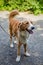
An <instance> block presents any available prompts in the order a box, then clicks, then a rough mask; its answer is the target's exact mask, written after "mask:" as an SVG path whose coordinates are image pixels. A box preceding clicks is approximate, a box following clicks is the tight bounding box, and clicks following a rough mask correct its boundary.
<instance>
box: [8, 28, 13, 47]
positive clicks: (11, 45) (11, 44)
mask: <svg viewBox="0 0 43 65" xmlns="http://www.w3.org/2000/svg"><path fill="white" fill-rule="evenodd" d="M9 31H10V47H13V43H12V30H11V29H9Z"/></svg>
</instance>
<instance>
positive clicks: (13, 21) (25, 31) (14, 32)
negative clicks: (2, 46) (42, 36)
mask: <svg viewBox="0 0 43 65" xmlns="http://www.w3.org/2000/svg"><path fill="white" fill-rule="evenodd" d="M17 15H19V11H18V10H13V11H11V13H10V14H9V31H10V47H13V43H12V37H16V40H17V58H16V61H18V62H19V61H20V47H21V45H22V44H23V46H24V55H26V56H30V54H29V53H28V52H27V39H28V37H29V34H32V33H33V29H34V26H33V23H32V22H31V21H27V20H22V22H21V20H18V19H17V18H15V16H17Z"/></svg>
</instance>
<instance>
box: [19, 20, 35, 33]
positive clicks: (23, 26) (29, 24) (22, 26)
mask: <svg viewBox="0 0 43 65" xmlns="http://www.w3.org/2000/svg"><path fill="white" fill-rule="evenodd" d="M19 27H20V30H21V31H24V30H26V31H28V32H29V33H30V34H32V33H33V29H34V28H35V27H34V25H33V22H32V21H29V22H28V21H24V22H22V23H20V24H19Z"/></svg>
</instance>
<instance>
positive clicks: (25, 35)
mask: <svg viewBox="0 0 43 65" xmlns="http://www.w3.org/2000/svg"><path fill="white" fill-rule="evenodd" d="M28 37H29V33H28V32H27V31H21V32H20V37H19V39H20V41H21V42H22V43H26V40H27V38H28Z"/></svg>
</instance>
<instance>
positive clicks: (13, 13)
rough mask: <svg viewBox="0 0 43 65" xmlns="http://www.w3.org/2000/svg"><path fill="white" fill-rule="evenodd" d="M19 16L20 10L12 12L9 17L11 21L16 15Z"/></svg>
mask: <svg viewBox="0 0 43 65" xmlns="http://www.w3.org/2000/svg"><path fill="white" fill-rule="evenodd" d="M18 14H19V12H18V10H13V11H11V13H10V15H9V19H12V18H13V17H14V16H15V15H18Z"/></svg>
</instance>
